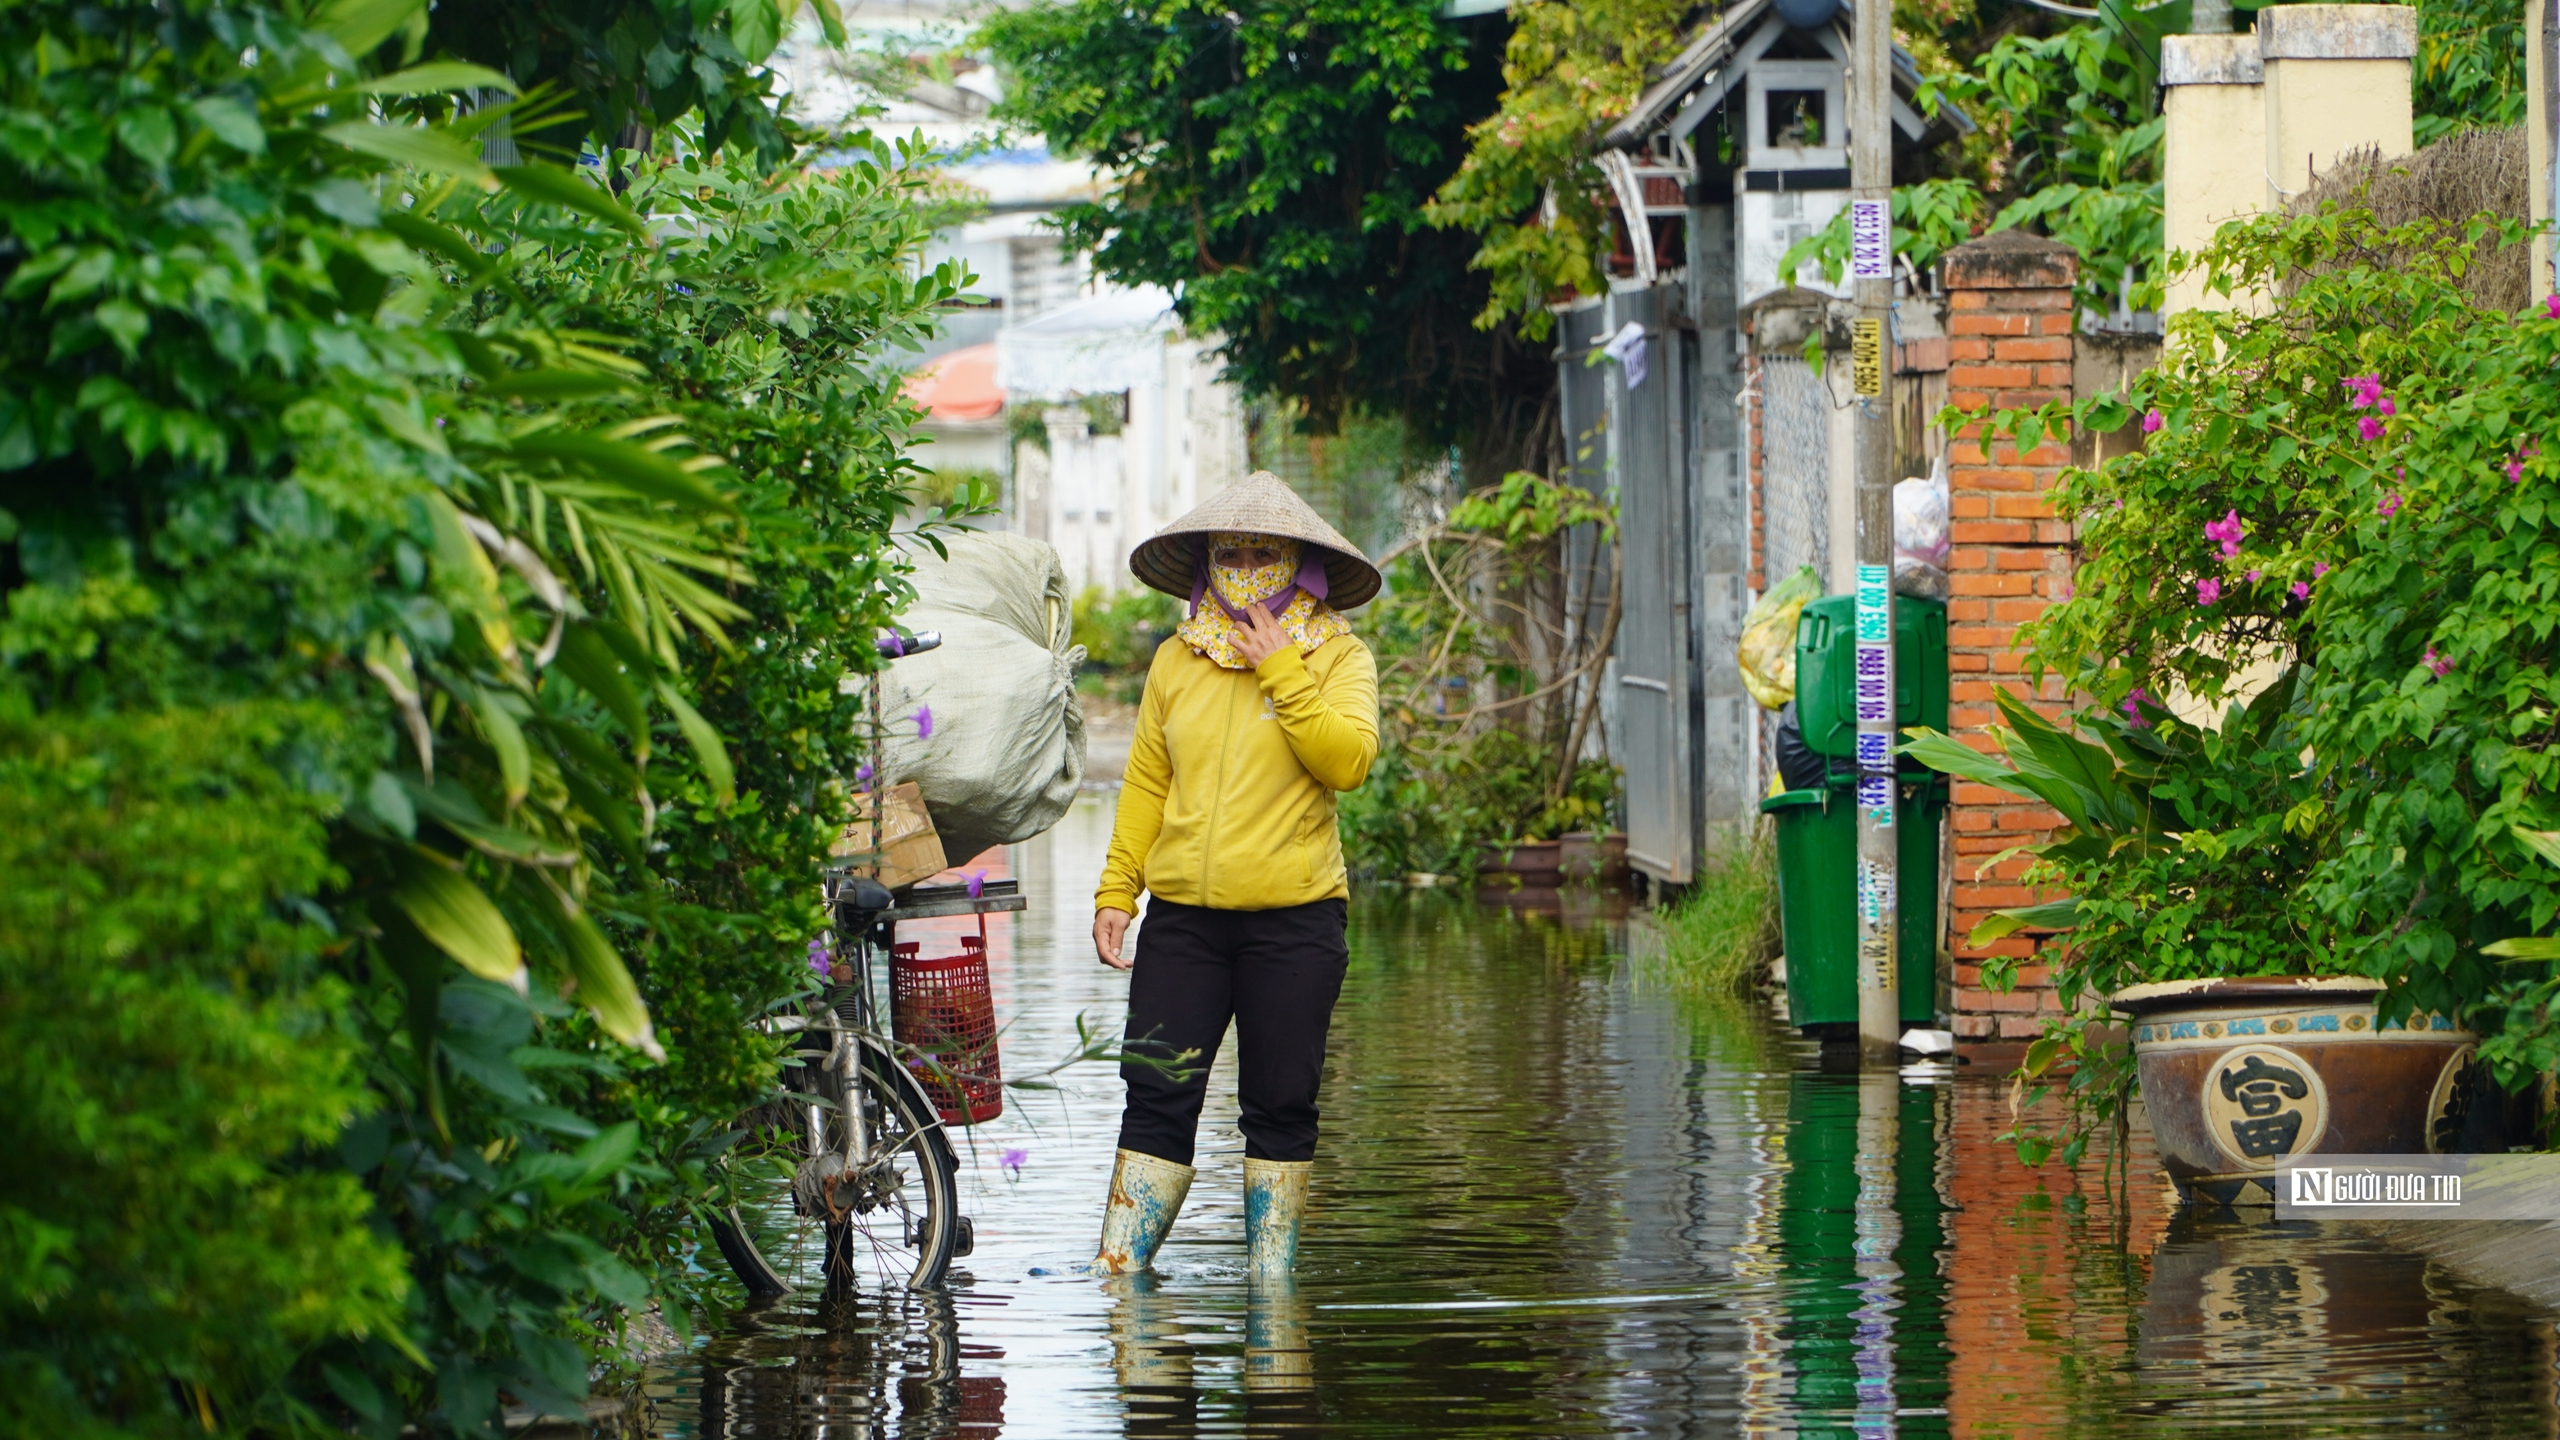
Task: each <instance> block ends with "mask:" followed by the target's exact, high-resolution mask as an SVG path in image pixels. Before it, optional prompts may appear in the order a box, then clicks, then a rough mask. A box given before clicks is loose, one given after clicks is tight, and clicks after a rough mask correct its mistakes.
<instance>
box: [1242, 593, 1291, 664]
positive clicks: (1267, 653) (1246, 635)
mask: <svg viewBox="0 0 2560 1440" xmlns="http://www.w3.org/2000/svg"><path fill="white" fill-rule="evenodd" d="M1288 643H1289V632H1288V631H1286V630H1284V629H1282V628H1280V622H1279V621H1278V620H1277V619H1275V618H1273V616H1272V614H1271V610H1270V607H1268V606H1265V605H1261V604H1254V605H1247V606H1246V607H1244V624H1243V625H1242V626H1241V627H1239V630H1238V633H1237V635H1236V650H1237V652H1238V653H1239V654H1241V655H1243V656H1244V658H1245V661H1246V663H1248V664H1251V665H1255V666H1259V665H1261V664H1262V662H1263V661H1265V660H1268V659H1270V658H1271V657H1272V656H1273V655H1275V654H1277V653H1279V650H1280V647H1281V646H1283V645H1286V644H1288Z"/></svg>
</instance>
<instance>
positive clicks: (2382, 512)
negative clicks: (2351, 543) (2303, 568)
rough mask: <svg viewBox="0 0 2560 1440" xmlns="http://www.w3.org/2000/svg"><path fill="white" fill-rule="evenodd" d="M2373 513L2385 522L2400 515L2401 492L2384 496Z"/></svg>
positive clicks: (2395, 491)
mask: <svg viewBox="0 0 2560 1440" xmlns="http://www.w3.org/2000/svg"><path fill="white" fill-rule="evenodd" d="M2373 513H2375V514H2376V515H2379V516H2381V517H2382V518H2383V519H2385V520H2388V519H2390V518H2391V517H2392V516H2394V515H2397V514H2399V513H2400V492H2399V491H2397V490H2394V491H2392V492H2391V493H2390V494H2388V495H2385V496H2383V497H2382V503H2381V504H2379V505H2376V506H2374V507H2373ZM2313 573H2315V574H2317V573H2318V572H2317V571H2314V572H2313Z"/></svg>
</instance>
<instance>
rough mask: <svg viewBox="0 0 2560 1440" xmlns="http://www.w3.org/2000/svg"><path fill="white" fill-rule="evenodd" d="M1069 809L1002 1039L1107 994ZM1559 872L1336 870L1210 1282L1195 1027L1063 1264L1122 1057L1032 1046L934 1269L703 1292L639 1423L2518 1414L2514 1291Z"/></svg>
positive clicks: (1100, 833)
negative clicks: (1106, 1203) (837, 1289)
mask: <svg viewBox="0 0 2560 1440" xmlns="http://www.w3.org/2000/svg"><path fill="white" fill-rule="evenodd" d="M1108 824H1109V816H1108V811H1107V809H1105V808H1103V807H1101V806H1098V805H1095V804H1093V803H1091V802H1088V803H1086V804H1084V805H1080V806H1079V807H1078V809H1077V810H1076V811H1075V812H1073V813H1072V814H1071V815H1070V817H1069V820H1068V822H1067V823H1066V824H1065V825H1063V826H1062V827H1061V829H1060V830H1059V831H1058V832H1057V833H1056V834H1055V835H1054V836H1052V837H1051V838H1050V839H1048V840H1047V841H1046V842H1044V843H1043V844H1041V845H1039V846H1036V847H1025V849H1024V852H1022V853H1019V854H1018V855H1017V857H1016V863H1017V865H1018V866H1019V868H1020V870H1021V872H1022V878H1023V879H1024V882H1025V888H1026V891H1027V892H1029V893H1030V895H1031V896H1032V904H1033V909H1032V910H1031V911H1030V912H1028V913H1027V914H1025V915H1024V916H1022V917H1020V919H1019V921H1018V922H1017V923H1016V924H1015V925H1014V926H1013V927H1012V928H1011V929H1009V931H1008V932H1007V933H1006V934H1004V935H1002V936H999V937H998V941H999V943H998V944H997V946H996V947H994V954H995V956H996V966H997V970H996V975H995V980H996V986H997V1000H998V1009H999V1013H1000V1014H1002V1015H1004V1016H1005V1017H1007V1019H1008V1021H1009V1023H1010V1026H1011V1028H1010V1029H1008V1031H1007V1032H1006V1035H1005V1040H1004V1044H1005V1047H1006V1055H1007V1058H1008V1061H1009V1062H1011V1063H1029V1062H1033V1061H1036V1060H1038V1059H1039V1058H1040V1057H1043V1056H1046V1055H1053V1054H1056V1053H1059V1052H1061V1051H1062V1050H1064V1049H1065V1048H1066V1046H1067V1044H1068V1043H1069V1041H1070V1040H1071V1038H1072V1036H1073V1033H1074V1023H1075V1017H1076V1015H1077V1014H1078V1013H1079V1012H1080V1011H1082V1012H1087V1013H1089V1014H1090V1015H1091V1016H1092V1017H1094V1018H1095V1019H1098V1020H1101V1021H1102V1022H1103V1023H1106V1024H1116V1022H1117V1020H1118V1018H1119V1016H1120V1014H1121V1013H1122V1007H1123V1006H1124V1005H1125V995H1126V980H1125V978H1123V977H1121V976H1119V975H1118V974H1116V973H1114V972H1109V971H1105V970H1103V969H1102V968H1101V967H1099V966H1097V965H1094V964H1093V963H1092V961H1091V958H1090V956H1089V954H1087V953H1086V942H1085V940H1084V928H1085V919H1086V915H1085V909H1084V907H1085V905H1086V903H1087V897H1088V896H1089V895H1090V893H1091V884H1092V878H1093V874H1094V872H1095V870H1096V869H1098V867H1099V864H1100V855H1101V844H1102V841H1103V839H1104V836H1105V833H1106V832H1107V828H1108ZM1575 904H1576V906H1577V909H1576V910H1575V911H1573V912H1570V913H1567V912H1563V911H1561V909H1560V908H1559V909H1557V910H1556V911H1554V912H1553V913H1551V912H1550V908H1549V906H1548V904H1547V903H1546V902H1545V901H1544V900H1543V897H1534V896H1515V897H1508V903H1503V904H1482V903H1479V902H1478V901H1477V900H1476V899H1475V898H1474V897H1469V896H1462V895H1451V894H1447V893H1441V892H1421V893H1414V894H1405V893H1389V894H1379V895H1367V896H1363V897H1362V898H1361V899H1360V901H1359V903H1358V905H1357V908H1356V910H1355V918H1354V924H1353V944H1354V956H1353V971H1352V979H1351V983H1350V985H1349V986H1348V987H1347V989H1346V992H1345V996H1344V1000H1343V1004H1342V1008H1341V1010H1340V1012H1339V1014H1338V1016H1337V1019H1336V1022H1335V1029H1334V1041H1333V1046H1332V1055H1331V1058H1330V1061H1329V1070H1328V1074H1327V1079H1326V1090H1325V1117H1324V1125H1325V1133H1326V1139H1325V1142H1324V1144H1323V1146H1322V1148H1321V1149H1320V1151H1319V1154H1318V1162H1317V1171H1316V1177H1315V1205H1314V1210H1313V1213H1312V1214H1311V1215H1310V1217H1309V1220H1308V1227H1307V1232H1306V1238H1305V1244H1304V1247H1303V1260H1302V1266H1303V1268H1302V1271H1301V1274H1300V1276H1299V1279H1298V1282H1297V1283H1296V1284H1295V1285H1294V1286H1291V1287H1286V1288H1257V1287H1249V1286H1248V1285H1247V1283H1246V1280H1245V1277H1244V1273H1243V1268H1244V1267H1243V1263H1242V1261H1243V1256H1242V1214H1241V1210H1242V1206H1241V1184H1242V1178H1241V1159H1242V1149H1243V1146H1242V1140H1241V1137H1239V1136H1238V1135H1237V1134H1236V1133H1235V1131H1234V1128H1233V1119H1234V1110H1235V1100H1234V1082H1233V1071H1232V1061H1231V1060H1230V1059H1222V1060H1221V1062H1220V1067H1219V1070H1218V1071H1217V1072H1215V1073H1213V1076H1212V1083H1211V1093H1210V1101H1209V1106H1208V1112H1207V1122H1206V1123H1205V1124H1204V1128H1203V1134H1202V1143H1201V1160H1200V1165H1201V1173H1200V1175H1199V1178H1198V1180H1197V1182H1196V1183H1195V1185H1194V1187H1193V1191H1192V1200H1191V1204H1190V1206H1189V1208H1188V1210H1187V1212H1186V1214H1185V1215H1184V1217H1183V1220H1182V1223H1181V1224H1180V1225H1179V1226H1178V1227H1177V1228H1176V1229H1175V1231H1174V1234H1173V1237H1172V1240H1171V1242H1170V1243H1169V1244H1168V1245H1167V1246H1166V1247H1165V1250H1164V1253H1163V1255H1162V1257H1161V1260H1160V1273H1159V1274H1158V1275H1155V1276H1151V1277H1137V1278H1133V1279H1129V1280H1122V1281H1114V1282H1110V1283H1108V1284H1105V1283H1101V1282H1097V1281H1094V1280H1091V1279H1087V1278H1083V1277H1080V1276H1078V1275H1076V1274H1074V1273H1072V1267H1073V1266H1074V1265H1075V1264H1076V1263H1077V1262H1080V1261H1082V1260H1083V1259H1085V1258H1086V1257H1087V1256H1089V1255H1090V1253H1091V1250H1092V1245H1093V1237H1094V1230H1095V1227H1096V1225H1097V1224H1098V1219H1097V1216H1098V1207H1099V1201H1100V1196H1101V1193H1102V1189H1103V1185H1104V1182H1105V1178H1106V1173H1107V1169H1108V1165H1109V1162H1110V1155H1111V1144H1112V1137H1113V1131H1114V1127H1115V1121H1116V1114H1117V1101H1118V1097H1117V1093H1116V1091H1117V1086H1116V1084H1115V1083H1114V1082H1113V1080H1112V1077H1111V1076H1110V1075H1109V1074H1107V1073H1104V1072H1098V1071H1097V1072H1089V1073H1084V1074H1080V1075H1071V1076H1069V1077H1068V1085H1067V1088H1065V1089H1064V1090H1062V1091H1060V1092H1058V1093H1056V1094H1054V1095H1045V1096H1021V1097H1017V1098H1016V1099H1015V1101H1014V1102H1013V1103H1010V1104H1009V1105H1008V1107H1007V1112H1006V1114H1005V1116H1004V1117H1003V1118H1002V1119H1001V1120H1000V1121H998V1122H996V1123H995V1124H993V1125H990V1126H986V1127H982V1128H981V1130H980V1131H979V1132H977V1133H975V1134H974V1135H972V1136H971V1137H970V1145H969V1146H968V1147H967V1148H968V1151H969V1155H970V1157H971V1158H970V1160H969V1173H968V1176H967V1181H966V1188H965V1196H964V1203H965V1205H966V1207H967V1208H968V1209H969V1211H970V1212H971V1213H972V1214H973V1215H974V1216H975V1217H976V1220H977V1226H978V1249H977V1253H976V1254H975V1255H974V1256H973V1257H971V1258H970V1259H968V1260H966V1261H964V1262H962V1269H961V1272H960V1273H958V1274H956V1275H955V1277H954V1280H953V1284H952V1287H951V1290H950V1292H949V1294H948V1295H947V1296H938V1297H899V1298H896V1299H894V1300H882V1299H879V1298H876V1297H875V1298H871V1299H857V1300H851V1301H823V1300H821V1301H802V1302H794V1303H790V1304H786V1305H784V1306H780V1307H776V1308H774V1309H770V1310H767V1311H764V1312H761V1313H758V1314H755V1315H751V1316H748V1317H745V1318H744V1319H743V1320H742V1321H741V1322H740V1323H739V1324H738V1325H736V1326H734V1327H732V1328H731V1329H730V1330H729V1331H727V1332H726V1333H724V1334H722V1335H719V1336H717V1337H714V1338H713V1339H711V1340H710V1341H709V1342H707V1343H706V1344H705V1345H704V1347H703V1348H702V1349H701V1350H700V1351H699V1352H698V1353H697V1354H695V1355H694V1356H692V1357H690V1358H689V1359H688V1360H687V1361H686V1362H685V1363H683V1364H681V1365H676V1366H671V1367H669V1368H668V1369H667V1370H666V1371H665V1372H663V1373H662V1374H660V1375H658V1376H656V1377H654V1380H653V1385H652V1388H651V1394H652V1397H653V1399H654V1400H655V1402H656V1408H655V1411H654V1418H653V1422H652V1424H653V1429H654V1432H655V1433H660V1434H664V1435H667V1436H696V1435H701V1436H712V1435H717V1436H750V1435H752V1436H760V1437H761V1436H788V1437H812V1440H814V1437H818V1436H844V1437H853V1436H866V1437H867V1436H881V1437H886V1436H901V1437H903V1436H972V1437H976V1436H993V1435H997V1434H1000V1433H1001V1434H1009V1435H1014V1436H1024V1437H1039V1440H1049V1437H1068V1436H1087V1435H1107V1436H1185V1437H1188V1436H1226V1435H1257V1436H1258V1435H1325V1436H1337V1435H1339V1436H1369V1435H1376V1436H1454V1435H1467V1436H1515V1435H1516V1436H1541V1437H1543V1436H1567V1435H1598V1434H1613V1435H1641V1436H1665V1437H1669V1436H1709V1435H1713V1436H1724V1435H1731V1434H1736V1433H1743V1434H1759V1435H1823V1436H1830V1435H1842V1436H1846V1435H1915V1436H1919V1435H1941V1434H1965V1435H2058V1434H2070V1435H2097V1436H2111V1435H2130V1434H2154V1433H2159V1432H2160V1431H2162V1430H2164V1429H2167V1428H2169V1427H2171V1426H2175V1427H2178V1428H2181V1429H2186V1428H2197V1429H2214V1428H2228V1429H2237V1430H2243V1431H2250V1432H2255V1433H2334V1432H2348V1431H2352V1432H2361V1433H2370V1434H2377V1435H2399V1434H2407V1433H2412V1432H2416V1431H2422V1430H2424V1431H2433V1432H2436V1433H2457V1434H2466V1435H2467V1434H2547V1433H2552V1431H2553V1428H2554V1424H2555V1419H2554V1416H2555V1412H2554V1409H2553V1401H2552V1397H2553V1374H2554V1369H2553V1345H2552V1329H2551V1325H2550V1323H2549V1320H2548V1319H2547V1318H2546V1317H2545V1316H2543V1315H2541V1314H2540V1313H2538V1312H2535V1311H2533V1310H2531V1309H2530V1308H2529V1307H2527V1306H2526V1305H2524V1304H2523V1303H2522V1302H2520V1301H2516V1300H2513V1299H2511V1298H2508V1297H2505V1296H2503V1295H2500V1294H2497V1293H2494V1292H2480V1291H2476V1290H2472V1289H2469V1288H2467V1287H2464V1286H2462V1285H2460V1284H2458V1283H2456V1282H2454V1281H2453V1280H2452V1279H2450V1278H2449V1277H2448V1276H2446V1275H2444V1274H2443V1273H2441V1272H2440V1271H2438V1270H2436V1269H2434V1268H2433V1267H2431V1266H2429V1265H2428V1264H2427V1263H2426V1262H2424V1261H2422V1260H2419V1259H2417V1258H2415V1257H2411V1256H2407V1255H2403V1254H2398V1253H2395V1252H2392V1251H2390V1250H2388V1249H2387V1248H2385V1247H2382V1246H2379V1245H2378V1244H2375V1243H2374V1242H2371V1241H2369V1240H2365V1239H2361V1238H2358V1237H2357V1236H2354V1235H2351V1234H2347V1233H2344V1232H2342V1231H2337V1230H2326V1229H2320V1228H2315V1227H2308V1226H2298V1227H2288V1228H2284V1229H2277V1228H2273V1227H2270V1226H2266V1225H2254V1226H2253V1225H2247V1224H2241V1223H2238V1222H2235V1221H2231V1220H2228V1219H2225V1220H2223V1221H2220V1222H2214V1221H2208V1220H2201V1219H2197V1218H2193V1217H2172V1216H2171V1215H2170V1213H2169V1212H2168V1211H2167V1210H2166V1209H2165V1208H2164V1207H2163V1205H2162V1203H2161V1196H2160V1194H2159V1192H2158V1190H2157V1188H2156V1187H2155V1186H2154V1185H2153V1184H2152V1183H2151V1182H2149V1181H2147V1180H2142V1179H2139V1178H2137V1179H2136V1181H2135V1182H2134V1183H2133V1184H2132V1185H2130V1186H2129V1187H2128V1189H2129V1193H2110V1192H2109V1191H2108V1189H2107V1188H2105V1187H2104V1186H2102V1185H2101V1184H2100V1181H2099V1175H2098V1173H2097V1171H2096V1169H2095V1167H2092V1169H2091V1170H2090V1171H2089V1172H2087V1173H2086V1174H2085V1175H2084V1176H2081V1177H2076V1178H2075V1177H2074V1176H2072V1175H2071V1174H2070V1173H2068V1172H2063V1171H2059V1170H2055V1171H2051V1172H2045V1173H2041V1174H2039V1173H2035V1172H2028V1171H2025V1170H2022V1169H2021V1168H2019V1167H2018V1166H2017V1164H2016V1163H2015V1161H2014V1159H2012V1158H2011V1157H2010V1156H2009V1153H2008V1150H2007V1147H2006V1146H2005V1145H2003V1144H2001V1143H2000V1141H1999V1139H1998V1136H1999V1133H2000V1132H2001V1131H2002V1130H2005V1129H2006V1128H2008V1125H2009V1123H2010V1117H2009V1115H2008V1113H2007V1098H2006V1095H2005V1091H2004V1088H2003V1087H2002V1086H2000V1085H1999V1084H1997V1083H1996V1081H1994V1080H1993V1079H1991V1078H1990V1077H1975V1076H1968V1075H1963V1074H1961V1073H1960V1072H1958V1071H1956V1070H1953V1069H1950V1068H1947V1067H1931V1068H1915V1069H1914V1070H1912V1071H1909V1072H1906V1073H1905V1074H1903V1075H1900V1076H1894V1075H1868V1076H1861V1075H1859V1074H1857V1073H1856V1072H1855V1071H1854V1069H1852V1070H1845V1071H1844V1070H1834V1069H1826V1068H1825V1067H1824V1065H1823V1063H1822V1057H1821V1055H1820V1053H1819V1051H1818V1050H1815V1049H1813V1048H1811V1047H1808V1046H1805V1045H1803V1044H1800V1043H1798V1042H1797V1041H1796V1040H1794V1039H1793V1038H1792V1037H1791V1036H1789V1035H1787V1034H1785V1033H1783V1032H1782V1031H1780V1030H1778V1029H1776V1028H1775V1027H1773V1026H1772V1025H1771V1024H1770V1022H1769V1020H1768V1018H1767V1017H1766V1016H1765V1015H1761V1014H1758V1013H1755V1012H1753V1011H1750V1010H1747V1009H1743V1008H1738V1007H1736V1006H1734V1005H1732V1004H1731V1003H1729V1002H1725V1001H1720V1000H1717V999H1714V998H1713V997H1707V996H1700V995H1695V994H1691V993H1688V992H1686V991H1685V990H1684V989H1683V988H1682V986H1681V985H1680V983H1679V980H1678V977H1677V976H1676V975H1673V974H1670V973H1669V972H1668V971H1667V969H1666V968H1665V967H1664V966H1662V965H1661V964H1660V963H1659V961H1658V960H1656V959H1654V958H1653V957H1652V956H1651V955H1650V953H1649V946H1648V937H1649V933H1650V932H1649V931H1648V930H1647V929H1646V927H1645V925H1644V923H1643V921H1642V920H1641V917H1638V918H1635V919H1629V918H1627V917H1625V916H1623V915H1620V914H1616V913H1613V912H1612V911H1611V910H1610V909H1609V908H1608V907H1606V906H1600V905H1596V904H1592V903H1591V902H1590V901H1589V900H1588V897H1580V898H1577V899H1576V901H1575ZM1229 1054H1230V1055H1231V1054H1232V1050H1231V1049H1230V1051H1229ZM1011 1149H1021V1150H1024V1151H1027V1152H1028V1159H1027V1160H1026V1161H1025V1163H1024V1165H1023V1166H1022V1168H1021V1170H1020V1171H1019V1173H1018V1174H1016V1173H1015V1172H1012V1171H1009V1170H1006V1169H1004V1168H1002V1167H1000V1166H999V1165H998V1164H997V1163H996V1157H997V1156H998V1155H999V1154H1000V1153H1001V1152H1003V1151H1006V1150H1011ZM2128 1170H2129V1173H2130V1174H2131V1175H2133V1176H2135V1177H2143V1176H2146V1175H2148V1174H2149V1173H2150V1165H2149V1161H2148V1158H2147V1156H2145V1155H2143V1154H2139V1153H2137V1154H2136V1155H2135V1156H2134V1157H2133V1159H2132V1163H2131V1164H2130V1165H2129V1167H2128Z"/></svg>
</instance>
